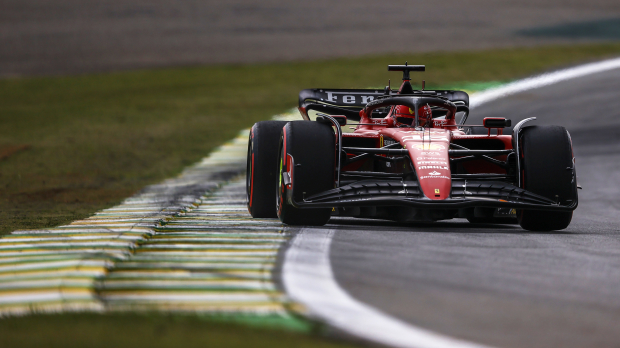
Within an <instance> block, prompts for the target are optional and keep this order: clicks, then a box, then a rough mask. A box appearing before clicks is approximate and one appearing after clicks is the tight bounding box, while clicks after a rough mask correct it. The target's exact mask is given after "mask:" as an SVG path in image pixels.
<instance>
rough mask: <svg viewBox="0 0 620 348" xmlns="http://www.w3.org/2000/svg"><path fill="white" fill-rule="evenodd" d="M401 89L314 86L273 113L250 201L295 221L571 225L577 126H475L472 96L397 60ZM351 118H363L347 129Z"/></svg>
mask: <svg viewBox="0 0 620 348" xmlns="http://www.w3.org/2000/svg"><path fill="white" fill-rule="evenodd" d="M388 70H389V71H401V72H402V74H403V82H402V85H401V86H400V88H399V89H398V90H397V91H396V90H392V89H391V88H390V87H389V86H387V87H385V89H384V90H381V89H378V90H373V89H306V90H303V91H301V92H300V94H299V111H300V113H301V116H302V118H303V120H300V121H292V122H285V121H263V122H258V123H256V124H255V125H254V126H253V127H252V129H251V132H250V139H249V145H248V159H247V185H246V186H247V200H248V210H249V212H250V214H251V215H252V216H253V217H255V218H258V217H261V218H270V217H276V216H277V217H278V218H279V219H280V220H281V221H282V222H283V223H285V224H289V225H314V226H320V225H324V224H325V223H327V221H328V220H329V219H330V218H331V216H346V217H357V218H367V219H368V218H370V219H388V220H394V221H398V222H418V221H438V220H445V219H453V218H465V219H467V220H468V221H469V222H472V223H518V224H519V225H521V227H522V228H524V229H527V230H532V231H550V230H561V229H564V228H566V227H567V226H568V225H569V224H570V222H571V218H572V214H573V210H575V208H577V177H576V173H575V159H574V156H573V151H572V143H571V138H570V135H569V133H568V132H567V130H566V129H565V128H564V127H560V126H527V127H526V126H525V125H526V123H527V122H528V121H531V120H533V119H535V118H528V119H525V120H522V121H521V122H519V123H517V124H516V125H515V126H514V127H513V128H512V131H511V134H503V133H504V132H503V131H504V128H506V127H510V126H511V120H509V119H506V118H499V117H497V118H485V119H484V120H483V124H482V125H465V122H466V120H467V116H468V115H469V96H468V95H467V93H465V92H463V91H454V90H434V91H429V90H425V88H424V84H423V85H422V89H421V90H414V89H413V87H412V85H411V82H410V81H411V78H410V72H412V71H424V70H425V67H424V66H423V65H407V64H405V65H390V66H388ZM345 126H352V127H348V128H350V129H353V131H352V132H345V131H343V128H345Z"/></svg>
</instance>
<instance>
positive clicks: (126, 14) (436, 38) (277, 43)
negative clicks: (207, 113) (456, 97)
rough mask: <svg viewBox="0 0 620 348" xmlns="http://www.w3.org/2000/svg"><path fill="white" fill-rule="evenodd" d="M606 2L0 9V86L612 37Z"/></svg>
mask: <svg viewBox="0 0 620 348" xmlns="http://www.w3.org/2000/svg"><path fill="white" fill-rule="evenodd" d="M618 18H620V2H617V1H609V0H591V1H587V2H584V1H577V0H548V1H545V2H544V3H543V2H540V1H536V0H524V1H518V2H516V1H515V2H505V1H494V0H472V1H458V0H445V1H442V2H441V4H439V3H437V2H433V1H390V2H385V1H370V0H356V1H352V0H348V1H338V2H333V1H325V0H317V1H306V2H301V1H296V2H286V1H274V0H265V1H260V2H259V1H250V0H230V1H225V2H224V1H213V0H208V1H196V0H188V1H182V2H179V1H172V0H157V1H152V0H148V1H147V0H123V1H121V0H89V1H82V0H0V77H7V76H21V75H40V74H67V73H68V74H75V73H86V72H102V71H113V70H120V69H135V68H146V67H165V66H179V65H197V64H216V63H248V62H267V61H289V60H300V59H306V60H309V59H320V58H330V57H340V56H352V55H365V54H377V53H392V52H423V51H427V52H429V51H437V50H469V49H484V48H491V47H511V46H527V45H537V44H551V43H574V42H591V41H601V40H618V39H620V20H619V19H618Z"/></svg>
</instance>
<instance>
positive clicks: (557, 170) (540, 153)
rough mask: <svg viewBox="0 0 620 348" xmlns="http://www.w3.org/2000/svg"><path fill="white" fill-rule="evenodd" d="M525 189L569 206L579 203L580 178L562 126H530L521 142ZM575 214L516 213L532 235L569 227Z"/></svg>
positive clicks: (530, 211)
mask: <svg viewBox="0 0 620 348" xmlns="http://www.w3.org/2000/svg"><path fill="white" fill-rule="evenodd" d="M521 154H522V158H521V160H522V162H521V164H522V167H521V169H522V172H521V176H522V178H521V180H522V182H521V185H522V187H523V188H524V189H526V190H528V191H530V192H533V193H536V194H539V195H541V196H544V197H547V198H549V199H552V200H554V201H556V202H559V203H560V204H562V205H569V204H571V203H573V202H574V201H575V200H576V199H577V178H576V174H575V169H574V162H573V149H572V145H571V140H570V137H569V135H568V132H567V131H566V129H565V128H564V127H560V126H531V127H527V128H524V129H523V135H522V138H521ZM572 217H573V212H549V211H540V210H538V211H536V210H521V211H517V218H518V220H519V225H521V227H522V228H524V229H526V230H530V231H553V230H562V229H565V228H566V227H568V225H569V224H570V222H571V219H572Z"/></svg>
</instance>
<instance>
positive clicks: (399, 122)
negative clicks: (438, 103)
mask: <svg viewBox="0 0 620 348" xmlns="http://www.w3.org/2000/svg"><path fill="white" fill-rule="evenodd" d="M418 117H419V120H420V126H422V127H425V126H427V125H428V126H429V127H432V125H433V123H432V122H431V120H432V118H433V112H432V110H431V107H430V106H428V105H424V106H422V107H420V108H419V109H418ZM394 118H395V121H396V122H395V124H396V126H397V127H399V126H403V125H406V126H411V125H413V122H414V121H415V113H414V112H413V109H411V108H410V107H408V106H406V105H398V106H396V108H395V109H394Z"/></svg>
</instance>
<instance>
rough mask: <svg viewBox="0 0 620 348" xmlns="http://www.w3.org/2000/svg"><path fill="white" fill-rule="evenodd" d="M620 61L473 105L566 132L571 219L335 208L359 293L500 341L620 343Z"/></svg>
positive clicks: (473, 120)
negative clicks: (482, 221) (492, 220)
mask: <svg viewBox="0 0 620 348" xmlns="http://www.w3.org/2000/svg"><path fill="white" fill-rule="evenodd" d="M618 81H620V69H618V70H613V71H609V72H606V73H600V74H596V75H591V76H587V77H583V78H579V79H574V80H569V81H565V82H561V83H559V84H555V85H551V86H547V87H544V88H539V89H535V90H531V91H528V92H523V93H520V94H516V95H513V96H511V97H508V98H504V99H500V100H497V101H495V102H491V103H489V104H485V105H483V106H480V107H479V108H477V109H475V110H473V111H472V116H470V121H469V122H468V123H470V124H480V123H481V120H482V118H483V117H489V116H496V117H497V116H505V117H508V118H511V119H512V120H513V124H515V123H516V122H518V121H519V120H520V119H523V118H526V117H531V116H536V117H538V121H537V123H536V124H558V125H563V126H565V127H566V128H567V129H568V130H569V131H570V133H571V135H572V139H573V146H574V150H575V154H576V158H577V175H578V182H579V183H580V184H581V185H582V186H583V188H584V189H583V190H580V191H579V199H580V203H579V208H578V209H577V210H576V212H575V215H574V217H573V222H572V224H571V225H570V226H569V228H568V229H566V230H563V231H558V232H550V233H534V232H528V231H525V230H522V229H521V228H520V227H519V226H518V225H473V224H469V223H467V221H466V220H460V219H455V220H452V221H449V222H443V223H435V224H417V225H402V224H401V225H399V224H395V223H389V222H379V221H372V220H362V221H360V220H354V219H342V218H341V219H332V220H331V221H330V225H328V226H326V227H327V228H336V229H337V231H336V233H335V235H334V238H333V241H332V246H331V252H330V258H331V264H332V268H333V272H334V274H335V277H336V279H337V281H338V282H339V284H340V285H341V286H342V287H343V288H344V289H345V290H346V291H347V292H349V293H350V294H351V295H352V296H353V297H355V298H357V299H358V300H360V301H362V302H364V303H366V304H369V305H371V306H373V307H375V308H378V309H380V310H382V311H384V312H385V313H387V314H390V315H392V316H394V317H396V318H400V319H402V320H405V321H407V322H409V323H412V324H414V325H416V326H420V327H423V328H427V329H431V330H433V331H436V332H440V333H443V334H447V335H450V336H453V337H457V338H463V339H467V340H470V341H474V342H479V343H482V344H488V345H493V346H501V347H617V346H618V345H620V226H619V224H618V222H620V214H619V212H620V210H619V208H620V203H618V197H619V194H620V192H619V191H620V188H619V186H618V183H619V182H620V180H619V179H620V171H619V170H620V138H619V137H618V136H617V135H619V134H620V111H618V110H620V99H619V98H618V90H619V89H620V82H618Z"/></svg>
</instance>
